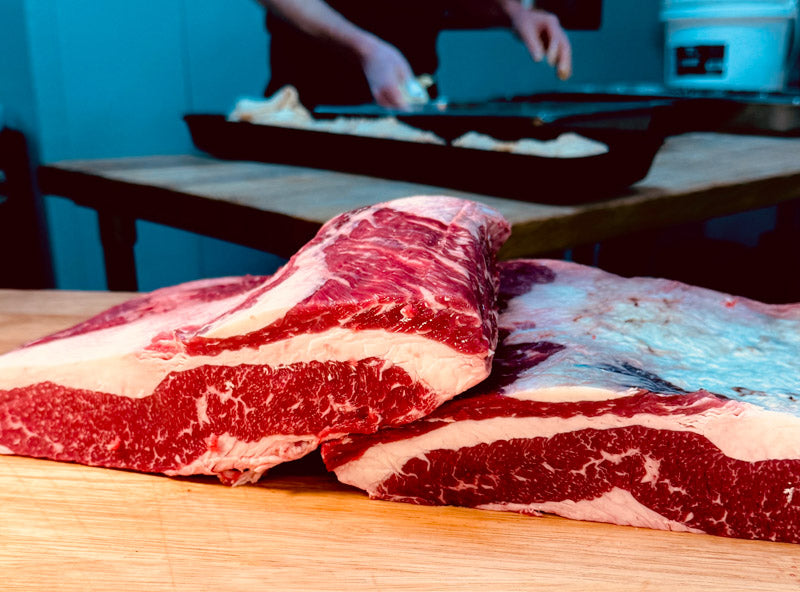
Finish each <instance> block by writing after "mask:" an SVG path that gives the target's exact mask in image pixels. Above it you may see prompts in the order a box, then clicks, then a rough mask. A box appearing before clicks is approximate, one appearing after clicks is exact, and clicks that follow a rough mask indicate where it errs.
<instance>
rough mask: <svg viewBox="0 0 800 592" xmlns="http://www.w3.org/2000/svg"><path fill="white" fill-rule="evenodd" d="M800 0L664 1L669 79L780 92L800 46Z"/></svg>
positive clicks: (677, 83)
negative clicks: (798, 30)
mask: <svg viewBox="0 0 800 592" xmlns="http://www.w3.org/2000/svg"><path fill="white" fill-rule="evenodd" d="M797 3H798V0H664V3H663V9H662V12H661V20H662V21H664V23H665V25H666V47H665V52H664V53H665V70H664V76H665V82H666V84H667V85H668V86H672V87H679V88H700V89H721V90H743V91H780V90H783V88H784V86H785V82H786V80H785V79H786V74H787V71H788V69H789V67H788V66H789V64H790V62H791V61H793V60H795V59H796V58H797V55H796V49H797V48H798V47H800V43H798V40H797V36H798V32H797V23H798V15H797Z"/></svg>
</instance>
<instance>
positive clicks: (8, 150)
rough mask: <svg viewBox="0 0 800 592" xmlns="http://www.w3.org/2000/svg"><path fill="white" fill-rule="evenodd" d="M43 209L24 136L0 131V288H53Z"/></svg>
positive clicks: (8, 131) (7, 129)
mask: <svg viewBox="0 0 800 592" xmlns="http://www.w3.org/2000/svg"><path fill="white" fill-rule="evenodd" d="M54 286H55V281H54V276H53V263H52V257H51V253H50V241H49V238H48V233H47V224H46V222H45V216H44V205H43V200H42V196H41V195H40V193H39V190H38V186H37V183H36V176H35V165H34V163H33V159H32V157H31V154H30V150H29V146H28V142H27V140H26V138H25V135H24V134H23V133H21V132H19V131H17V130H14V129H11V128H2V129H0V288H24V289H31V288H53V287H54Z"/></svg>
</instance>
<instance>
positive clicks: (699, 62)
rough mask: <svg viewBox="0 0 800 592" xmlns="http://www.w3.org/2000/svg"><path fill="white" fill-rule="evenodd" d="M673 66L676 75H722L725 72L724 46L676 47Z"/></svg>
mask: <svg viewBox="0 0 800 592" xmlns="http://www.w3.org/2000/svg"><path fill="white" fill-rule="evenodd" d="M675 66H676V74H677V75H678V76H690V75H691V76H697V75H702V76H723V75H724V74H725V46H724V45H690V46H683V47H676V48H675Z"/></svg>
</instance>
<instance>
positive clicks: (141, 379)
mask: <svg viewBox="0 0 800 592" xmlns="http://www.w3.org/2000/svg"><path fill="white" fill-rule="evenodd" d="M508 233H509V227H508V224H507V223H506V221H505V220H504V219H503V218H502V217H501V216H500V215H499V214H497V213H496V212H494V211H493V210H491V209H489V208H487V207H485V206H482V205H480V204H477V203H474V202H469V201H464V200H459V199H455V198H447V197H415V198H406V199H402V200H396V201H393V202H387V203H384V204H378V205H376V206H372V207H367V208H362V209H360V210H356V211H353V212H348V213H345V214H342V215H341V216H338V217H336V218H334V219H333V220H331V221H330V222H328V223H327V224H326V225H325V226H323V227H322V229H321V230H320V232H319V233H318V235H317V236H316V237H315V238H314V239H313V240H312V241H311V242H309V243H308V244H307V245H306V246H305V247H303V249H301V250H300V251H299V252H298V253H297V254H296V255H295V256H294V257H293V258H292V259H290V260H289V262H288V263H287V264H286V265H285V266H284V267H283V268H281V269H280V270H279V271H278V272H277V273H276V274H275V275H274V276H272V277H270V278H266V277H239V278H226V279H220V280H204V281H200V282H192V283H189V284H183V285H179V286H175V287H171V288H165V289H162V290H159V291H156V292H154V293H152V294H149V295H144V296H140V297H137V298H134V299H132V300H131V301H129V302H126V303H123V304H121V305H119V306H117V307H114V308H112V309H110V310H108V311H106V312H105V313H102V314H100V315H98V316H97V317H94V318H92V319H90V320H88V321H86V322H84V323H82V324H79V325H77V326H76V327H73V328H71V329H68V330H66V331H62V332H60V333H57V334H55V335H52V336H49V337H46V338H44V339H40V340H38V341H35V342H33V343H30V344H28V345H27V346H24V347H22V348H20V349H18V350H15V351H13V352H10V353H8V354H6V355H4V356H0V451H1V452H4V453H10V454H19V455H26V456H35V457H46V458H51V459H56V460H65V461H75V462H79V463H84V464H89V465H100V466H108V467H120V468H127V469H135V470H139V471H147V472H161V473H166V474H168V475H192V474H215V475H218V476H219V477H220V479H222V480H223V481H224V482H226V483H231V484H238V483H244V482H248V481H255V480H257V479H258V478H259V477H260V476H261V475H262V474H263V473H264V471H266V470H267V469H268V468H270V467H272V466H274V465H276V464H278V463H280V462H283V461H287V460H293V459H296V458H299V457H301V456H302V455H304V454H306V453H308V452H309V451H311V450H313V449H314V448H316V447H317V446H318V444H319V442H320V441H322V440H325V439H328V438H333V437H340V436H343V435H345V434H348V433H351V432H355V433H362V432H372V431H375V430H377V429H378V428H379V427H381V426H387V425H399V424H403V423H406V422H409V421H412V420H414V419H417V418H419V417H421V416H423V415H425V414H427V413H429V412H430V411H432V410H433V409H435V408H436V407H437V406H439V405H440V404H441V403H443V402H444V401H446V400H448V399H450V398H452V397H453V396H455V395H457V394H458V393H460V392H461V391H463V390H465V389H467V388H469V387H471V386H473V385H474V384H476V383H478V382H479V381H481V380H483V379H484V378H485V377H486V376H487V375H488V373H489V369H490V366H491V360H492V355H493V353H494V349H495V347H496V340H497V326H496V320H497V319H496V309H495V300H496V292H497V273H496V267H495V261H494V257H495V254H496V251H497V249H498V248H499V247H500V245H501V244H502V242H503V241H504V240H505V238H506V237H507V236H508Z"/></svg>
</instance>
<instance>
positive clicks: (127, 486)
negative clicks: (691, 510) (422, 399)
mask: <svg viewBox="0 0 800 592" xmlns="http://www.w3.org/2000/svg"><path fill="white" fill-rule="evenodd" d="M126 297H128V296H127V295H124V294H119V293H116V294H111V293H87V292H46V291H45V292H28V291H10V290H0V351H6V350H8V349H10V348H12V347H14V346H16V345H18V344H20V343H22V342H24V341H27V340H30V339H33V338H36V337H39V336H41V335H44V334H47V333H50V332H53V331H56V330H58V329H61V328H64V327H66V326H69V325H71V324H74V323H76V322H78V321H80V320H82V319H84V318H86V317H88V316H90V315H91V314H94V313H96V312H99V311H100V310H102V309H103V308H106V307H108V306H111V305H113V304H116V303H118V302H120V301H121V300H123V299H125V298H126ZM556 587H557V588H558V589H560V590H671V591H675V590H693V589H698V590H699V589H702V590H726V591H736V590H741V591H745V590H747V591H753V590H800V545H789V544H782V543H767V542H757V541H742V540H734V539H724V538H718V537H712V536H707V535H693V534H683V533H670V532H659V531H651V530H646V529H640V528H631V527H615V526H610V525H605V524H593V523H588V522H577V521H570V520H564V519H561V518H556V517H549V516H548V517H543V518H530V517H525V516H520V515H516V514H510V513H499V512H488V511H480V510H469V509H462V508H435V507H419V506H412V505H408V504H399V503H390V502H377V501H370V500H368V499H367V498H366V497H365V496H364V495H363V494H362V493H361V492H359V491H357V490H354V489H351V488H349V487H346V486H343V485H340V484H338V483H337V482H336V480H335V479H334V478H333V477H332V476H330V475H328V474H327V473H325V472H324V470H323V469H322V468H321V467H320V465H319V462H318V459H314V458H312V459H311V460H309V461H300V462H299V463H297V464H294V465H291V466H284V467H283V468H280V467H279V468H278V469H276V470H275V471H274V472H273V473H272V474H271V475H269V476H268V477H266V478H265V479H264V480H263V481H262V483H260V484H259V485H255V486H243V487H237V488H229V487H225V486H223V485H221V484H219V483H218V482H215V481H214V479H211V478H191V479H174V478H168V477H163V476H159V475H146V474H139V473H133V472H128V471H118V470H111V469H98V468H90V467H83V466H79V465H73V464H68V463H57V462H52V461H46V460H36V459H29V458H21V457H12V456H0V590H3V591H8V590H48V591H57V590H58V591H62V590H63V591H81V592H83V591H87V590H114V591H122V590H142V591H147V592H153V591H160V590H192V591H201V590H209V591H212V590H213V591H221V590H262V589H264V590H298V591H300V590H303V591H307V590H398V589H402V590H476V589H479V590H520V589H537V590H538V589H550V588H556Z"/></svg>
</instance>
